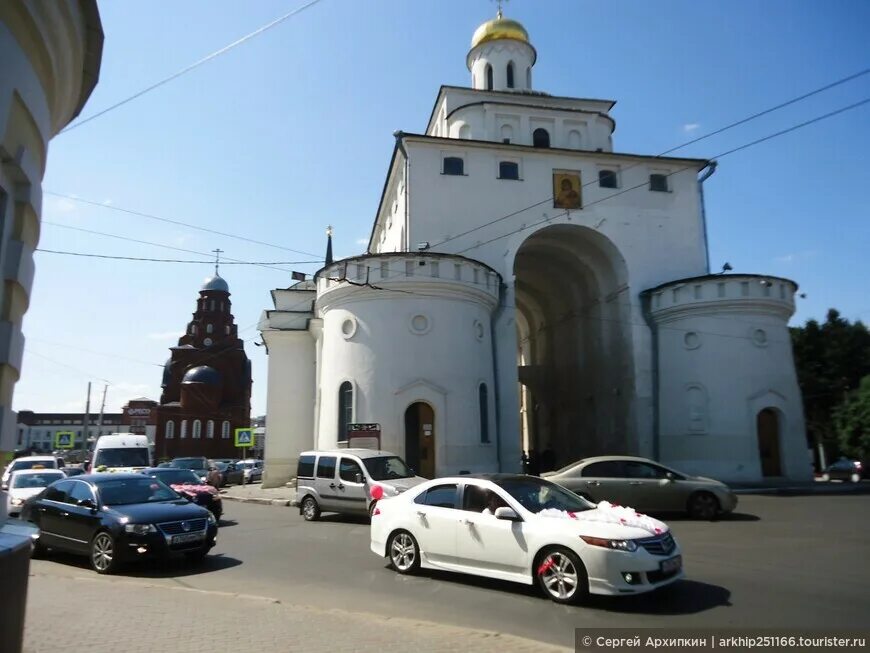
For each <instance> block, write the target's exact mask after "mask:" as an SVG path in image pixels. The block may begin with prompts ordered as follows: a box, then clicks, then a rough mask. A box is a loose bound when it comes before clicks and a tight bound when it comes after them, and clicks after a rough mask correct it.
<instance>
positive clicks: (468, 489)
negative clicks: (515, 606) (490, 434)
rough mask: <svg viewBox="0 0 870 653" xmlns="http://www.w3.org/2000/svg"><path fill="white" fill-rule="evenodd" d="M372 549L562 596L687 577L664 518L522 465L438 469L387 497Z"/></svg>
mask: <svg viewBox="0 0 870 653" xmlns="http://www.w3.org/2000/svg"><path fill="white" fill-rule="evenodd" d="M371 550H372V551H373V552H374V553H375V554H377V555H379V556H382V557H387V558H389V560H390V563H391V565H392V567H393V568H394V569H395V570H396V571H397V572H399V573H400V574H409V573H414V572H416V571H417V570H419V569H420V568H421V567H424V568H428V569H441V570H447V571H456V572H461V573H464V574H474V575H477V576H486V577H488V578H497V579H501V580H509V581H514V582H518V583H524V584H526V585H532V584H535V583H537V585H538V587H539V588H540V589H541V591H542V592H543V593H544V594H545V595H546V596H548V597H549V598H550V599H552V600H553V601H556V602H557V603H575V602H579V601H581V600H582V599H583V598H584V597H585V596H586V595H587V594H608V595H626V594H640V593H643V592H649V591H652V590H655V589H658V588H660V587H663V586H665V585H669V584H671V583H673V582H675V581H677V580H678V579H680V578H682V576H683V562H682V555H681V553H680V548H679V546H678V545H677V543H676V541H675V540H674V538H673V536H672V535H671V533H670V531H669V529H668V526H667V525H666V524H664V523H663V522H660V521H658V520H657V519H653V518H651V517H647V516H646V515H640V514H639V513H636V512H635V511H634V510H633V509H630V508H621V507H618V506H613V505H610V504H603V503H602V504H601V505H599V506H596V505H594V504H592V503H590V502H589V501H587V500H586V499H583V498H582V497H579V496H577V495H576V494H574V493H573V492H570V491H568V490H566V489H565V488H563V487H561V486H560V485H557V484H556V483H552V482H550V481H548V480H546V479H542V478H538V477H536V476H524V475H520V474H480V475H470V476H459V477H455V478H439V479H434V480H432V481H427V482H425V483H423V484H421V485H419V486H417V487H414V488H412V489H411V490H409V491H407V492H405V493H403V494H399V495H397V496H395V497H392V498H389V499H384V500H381V501H379V502H378V504H377V506H376V507H375V509H374V511H373V513H372V525H371Z"/></svg>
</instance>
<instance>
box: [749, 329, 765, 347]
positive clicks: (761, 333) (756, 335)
mask: <svg viewBox="0 0 870 653" xmlns="http://www.w3.org/2000/svg"><path fill="white" fill-rule="evenodd" d="M752 342H754V343H755V344H756V345H757V346H759V347H766V346H767V331H765V330H764V329H755V330H754V331H753V332H752Z"/></svg>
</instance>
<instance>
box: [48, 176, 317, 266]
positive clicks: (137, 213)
mask: <svg viewBox="0 0 870 653" xmlns="http://www.w3.org/2000/svg"><path fill="white" fill-rule="evenodd" d="M43 193H44V194H46V195H53V196H54V197H62V198H64V199H67V200H71V201H73V202H81V203H82V204H90V205H91V206H98V207H100V208H104V209H110V210H112V211H118V212H120V213H126V214H128V215H135V216H137V217H140V218H148V219H149V220H157V221H158V222H165V223H167V224H173V225H176V226H179V227H187V228H188V229H195V230H197V231H204V232H205V233H209V234H215V235H218V236H224V237H226V238H235V239H236V240H243V241H245V242H247V243H253V244H255V245H264V246H265V247H272V248H274V249H281V250H284V251H285V252H293V253H294V254H302V255H303V256H315V257H316V256H318V254H312V253H311V252H303V251H301V250H298V249H293V248H291V247H283V246H281V245H276V244H275V243H269V242H266V241H263V240H256V239H254V238H248V237H246V236H239V235H238V234H231V233H227V232H225V231H217V230H216V229H209V228H208V227H201V226H199V225H196V224H191V223H189V222H182V221H181V220H173V219H172V218H164V217H161V216H159V215H154V214H152V213H143V212H142V211H134V210H133V209H126V208H123V207H121V206H115V205H113V204H103V203H102V202H95V201H93V200H86V199H83V198H81V197H76V196H75V195H67V194H65V193H56V192H53V191H50V190H46V191H43Z"/></svg>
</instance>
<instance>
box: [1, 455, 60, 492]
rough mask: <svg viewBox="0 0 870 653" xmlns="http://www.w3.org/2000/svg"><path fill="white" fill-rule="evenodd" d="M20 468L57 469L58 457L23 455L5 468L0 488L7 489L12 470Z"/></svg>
mask: <svg viewBox="0 0 870 653" xmlns="http://www.w3.org/2000/svg"><path fill="white" fill-rule="evenodd" d="M19 469H57V459H56V458H55V457H54V456H23V457H22V458H16V459H15V460H13V461H12V462H11V463H9V464H8V465H7V466H6V469H5V470H3V476H2V477H0V490H5V489H6V488H7V487H8V485H9V477H10V476H11V475H12V472H15V471H18V470H19Z"/></svg>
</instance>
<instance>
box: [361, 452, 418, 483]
mask: <svg viewBox="0 0 870 653" xmlns="http://www.w3.org/2000/svg"><path fill="white" fill-rule="evenodd" d="M363 464H364V465H365V466H366V469H367V470H368V472H369V476H371V477H372V480H373V481H389V480H391V479H394V478H412V477H413V476H414V475H413V474H412V473H411V470H409V469H408V466H407V465H405V461H404V460H402V459H401V458H399V457H398V456H379V457H377V458H364V459H363Z"/></svg>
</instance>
